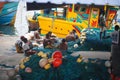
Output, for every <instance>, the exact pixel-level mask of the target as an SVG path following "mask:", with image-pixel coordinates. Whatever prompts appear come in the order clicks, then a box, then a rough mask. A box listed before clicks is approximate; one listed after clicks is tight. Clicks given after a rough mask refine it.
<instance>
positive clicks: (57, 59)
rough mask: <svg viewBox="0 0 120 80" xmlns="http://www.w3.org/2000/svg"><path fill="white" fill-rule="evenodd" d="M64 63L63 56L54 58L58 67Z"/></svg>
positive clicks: (54, 64)
mask: <svg viewBox="0 0 120 80" xmlns="http://www.w3.org/2000/svg"><path fill="white" fill-rule="evenodd" d="M61 64H62V59H61V58H54V61H53V67H55V68H57V67H59V66H60V65H61Z"/></svg>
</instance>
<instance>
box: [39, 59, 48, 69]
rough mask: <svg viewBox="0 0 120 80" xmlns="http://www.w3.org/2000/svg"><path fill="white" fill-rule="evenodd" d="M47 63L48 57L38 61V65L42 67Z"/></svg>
mask: <svg viewBox="0 0 120 80" xmlns="http://www.w3.org/2000/svg"><path fill="white" fill-rule="evenodd" d="M47 63H48V59H47V58H42V59H41V60H40V61H39V66H40V67H41V68H43V67H44V66H45V65H46V64H47Z"/></svg>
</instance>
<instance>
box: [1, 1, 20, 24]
mask: <svg viewBox="0 0 120 80" xmlns="http://www.w3.org/2000/svg"><path fill="white" fill-rule="evenodd" d="M17 6H18V2H12V3H7V4H4V7H3V8H2V10H1V12H0V25H7V24H10V23H11V22H12V20H13V19H14V17H15V14H16V10H17Z"/></svg>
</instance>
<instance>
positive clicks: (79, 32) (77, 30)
mask: <svg viewBox="0 0 120 80" xmlns="http://www.w3.org/2000/svg"><path fill="white" fill-rule="evenodd" d="M72 26H73V27H74V29H75V30H76V31H77V32H78V33H81V32H80V31H79V30H78V29H77V28H76V27H75V26H74V25H72Z"/></svg>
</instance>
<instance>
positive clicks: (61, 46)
mask: <svg viewBox="0 0 120 80" xmlns="http://www.w3.org/2000/svg"><path fill="white" fill-rule="evenodd" d="M58 48H59V49H60V50H67V49H68V45H67V42H66V40H65V39H62V42H61V43H60V44H59V45H58Z"/></svg>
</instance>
